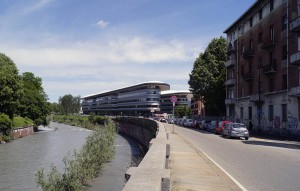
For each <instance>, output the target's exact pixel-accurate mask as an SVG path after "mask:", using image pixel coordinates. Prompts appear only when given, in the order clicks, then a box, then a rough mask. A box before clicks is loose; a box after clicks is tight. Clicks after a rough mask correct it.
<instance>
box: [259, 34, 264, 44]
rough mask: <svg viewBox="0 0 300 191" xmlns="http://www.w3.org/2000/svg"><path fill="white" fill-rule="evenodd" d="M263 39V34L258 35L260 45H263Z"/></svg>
mask: <svg viewBox="0 0 300 191" xmlns="http://www.w3.org/2000/svg"><path fill="white" fill-rule="evenodd" d="M262 38H263V33H262V32H260V33H259V34H258V43H262Z"/></svg>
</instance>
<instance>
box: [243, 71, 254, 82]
mask: <svg viewBox="0 0 300 191" xmlns="http://www.w3.org/2000/svg"><path fill="white" fill-rule="evenodd" d="M241 77H242V79H243V80H245V81H252V80H253V79H254V77H253V73H252V72H248V73H244V74H242V75H241Z"/></svg>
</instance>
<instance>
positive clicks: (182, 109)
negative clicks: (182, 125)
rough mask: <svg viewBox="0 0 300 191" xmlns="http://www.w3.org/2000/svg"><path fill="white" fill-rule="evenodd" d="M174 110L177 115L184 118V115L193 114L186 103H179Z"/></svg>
mask: <svg viewBox="0 0 300 191" xmlns="http://www.w3.org/2000/svg"><path fill="white" fill-rule="evenodd" d="M174 112H175V116H178V117H179V118H182V117H183V116H188V117H190V116H191V114H192V111H191V108H190V107H188V106H185V105H178V106H177V107H176V108H175V111H174Z"/></svg>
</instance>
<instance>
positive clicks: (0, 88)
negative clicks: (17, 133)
mask: <svg viewBox="0 0 300 191" xmlns="http://www.w3.org/2000/svg"><path fill="white" fill-rule="evenodd" d="M22 95H23V84H22V80H21V77H20V76H19V71H18V69H17V67H16V65H15V63H14V62H13V61H12V60H11V59H10V58H9V57H7V56H6V55H4V54H2V53H0V113H5V114H7V115H8V116H9V118H10V119H13V117H14V114H15V112H16V111H17V109H18V107H19V106H20V103H19V99H20V98H21V96H22Z"/></svg>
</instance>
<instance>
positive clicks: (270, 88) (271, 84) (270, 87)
mask: <svg viewBox="0 0 300 191" xmlns="http://www.w3.org/2000/svg"><path fill="white" fill-rule="evenodd" d="M274 89H275V83H274V79H273V78H270V79H269V90H270V92H273V91H274Z"/></svg>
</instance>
